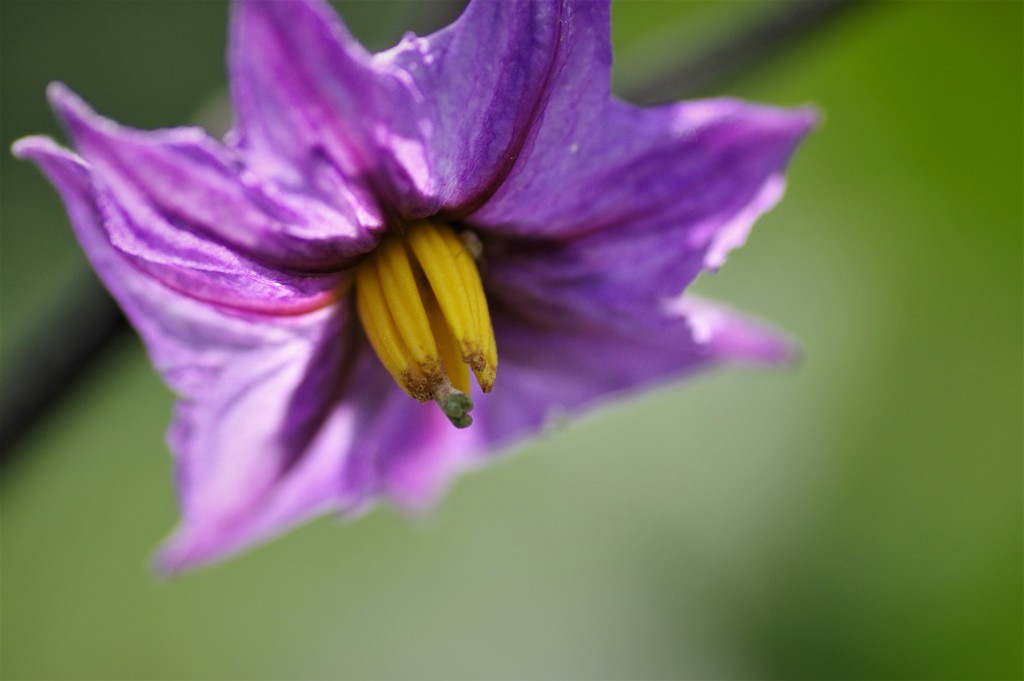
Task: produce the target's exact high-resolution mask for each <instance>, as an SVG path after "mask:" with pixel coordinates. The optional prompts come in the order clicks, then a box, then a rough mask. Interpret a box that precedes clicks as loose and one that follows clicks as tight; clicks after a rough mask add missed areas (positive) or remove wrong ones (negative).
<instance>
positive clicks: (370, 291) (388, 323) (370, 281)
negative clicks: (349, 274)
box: [356, 266, 431, 402]
mask: <svg viewBox="0 0 1024 681" xmlns="http://www.w3.org/2000/svg"><path fill="white" fill-rule="evenodd" d="M356 291H357V294H356V312H357V313H358V314H359V319H360V321H362V323H363V330H364V331H365V332H366V337H367V338H368V339H369V340H370V345H372V346H373V349H374V350H375V351H376V352H377V357H379V358H380V361H381V364H383V365H384V368H385V369H387V370H388V373H389V374H391V376H392V377H393V378H394V379H395V382H396V383H398V385H400V386H401V387H402V389H403V390H405V392H407V393H409V395H410V396H411V397H415V398H416V399H418V400H419V401H420V402H426V401H427V400H429V399H430V398H431V394H430V386H429V385H428V381H427V378H426V376H424V375H423V372H422V371H420V369H419V367H417V366H415V364H414V363H413V362H412V355H411V353H410V352H409V350H408V348H406V347H405V342H404V341H403V340H402V334H401V333H400V332H399V331H398V327H396V326H395V320H394V319H392V317H391V312H390V311H389V310H388V306H387V301H386V299H385V298H384V291H383V289H382V288H381V285H380V279H379V278H378V276H377V268H376V267H372V266H364V267H359V268H357V269H356Z"/></svg>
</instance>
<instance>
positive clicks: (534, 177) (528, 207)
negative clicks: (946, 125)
mask: <svg viewBox="0 0 1024 681" xmlns="http://www.w3.org/2000/svg"><path fill="white" fill-rule="evenodd" d="M562 105H563V108H562V109H559V110H553V108H552V107H553V105H549V107H548V111H547V113H546V115H545V118H544V121H543V124H542V125H541V127H540V129H539V131H538V133H537V137H536V140H535V143H534V144H533V145H532V146H531V148H530V153H529V155H528V156H525V157H524V158H522V159H521V160H520V162H519V163H517V164H516V166H515V168H514V169H513V171H512V173H511V174H510V175H509V177H508V178H507V179H506V181H505V183H504V184H503V185H502V187H501V189H499V190H498V192H497V193H496V194H495V195H494V197H493V198H492V199H491V200H490V201H489V202H488V203H487V204H486V205H484V206H483V207H482V208H481V209H480V210H479V211H477V212H476V213H474V214H473V215H472V216H470V217H469V218H468V221H469V222H471V223H473V224H474V225H477V226H480V227H486V228H489V230H490V231H494V232H498V233H503V234H514V235H518V236H530V237H539V238H548V237H550V238H556V239H567V238H576V237H579V236H581V235H586V234H593V233H595V232H602V231H603V232H606V233H609V236H610V238H615V236H614V235H616V234H617V235H619V236H621V238H622V240H623V241H626V240H634V239H643V238H646V237H647V232H648V231H650V230H658V231H665V230H667V231H671V232H672V233H673V235H674V236H673V238H674V239H675V241H676V242H677V244H678V245H679V246H683V247H685V248H687V249H690V250H709V249H710V246H711V244H712V243H713V241H714V239H715V237H716V235H717V234H718V233H719V232H721V231H722V230H723V229H725V228H726V227H727V226H728V227H729V228H730V230H731V232H732V235H731V236H730V238H729V239H730V241H731V242H738V241H741V240H742V239H741V237H742V235H743V234H745V231H746V227H749V223H748V224H747V225H746V227H741V226H737V225H735V224H733V220H734V218H735V217H736V216H737V215H739V214H741V213H742V212H743V211H744V209H745V208H747V207H748V206H750V205H751V203H752V202H755V201H757V200H758V197H759V196H761V195H762V194H763V192H764V188H765V186H766V184H767V183H769V182H774V181H775V180H774V179H773V178H775V177H776V176H777V175H779V174H780V173H781V172H782V170H783V169H784V167H785V165H786V163H787V161H788V160H789V157H790V155H791V154H792V153H793V151H794V149H795V148H796V146H797V144H798V143H799V142H800V140H801V139H802V138H803V136H804V135H805V134H806V133H807V132H808V131H809V130H810V128H811V127H812V126H813V125H814V122H815V119H816V117H815V114H814V112H813V111H810V110H804V109H798V110H793V111H787V110H782V109H775V108H771V107H765V106H756V105H750V104H745V103H743V102H739V101H735V100H727V99H722V100H707V101H698V102H687V103H680V104H672V105H666V106H660V107H655V108H650V109H637V108H635V107H632V106H629V105H627V104H624V103H622V102H617V101H608V102H606V103H604V104H602V105H599V106H594V107H582V106H578V105H576V104H575V103H574V102H571V101H567V102H562ZM764 203H769V202H764ZM755 217H756V216H755ZM734 245H735V243H734ZM713 250H714V249H710V251H713ZM710 251H709V252H710ZM720 255H721V254H720V253H716V254H715V256H714V257H713V258H712V261H714V263H717V259H718V257H719V256H720ZM711 264H713V262H711V261H709V265H711ZM717 264H720V263H717ZM677 290H678V289H677Z"/></svg>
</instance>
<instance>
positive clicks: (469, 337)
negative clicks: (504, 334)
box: [409, 222, 498, 393]
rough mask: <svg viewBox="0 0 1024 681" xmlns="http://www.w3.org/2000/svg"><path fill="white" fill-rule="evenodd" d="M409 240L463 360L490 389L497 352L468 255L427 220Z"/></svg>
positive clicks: (449, 234)
mask: <svg viewBox="0 0 1024 681" xmlns="http://www.w3.org/2000/svg"><path fill="white" fill-rule="evenodd" d="M409 245H410V246H411V247H412V250H413V252H414V253H415V254H416V258H417V259H418V260H419V263H420V266H421V267H422V268H423V273H424V274H426V275H427V280H428V281H429V282H430V288H431V289H432V290H433V291H434V295H435V296H437V302H438V304H439V305H440V306H441V311H442V312H443V313H444V318H445V321H447V322H448V328H450V329H451V330H452V334H453V335H454V336H455V338H456V340H458V341H459V346H460V348H461V349H462V359H463V361H465V362H466V363H467V364H469V366H470V367H471V368H472V369H473V374H474V375H476V380H477V383H479V384H480V388H481V389H482V390H483V391H484V392H485V393H486V392H490V391H491V388H492V387H493V386H494V378H495V372H496V371H497V368H498V355H497V351H496V349H495V344H494V331H493V330H492V328H491V318H490V312H489V311H488V309H487V298H486V297H485V296H484V289H483V285H482V283H481V282H480V273H479V272H477V269H476V263H475V262H474V261H473V257H472V255H470V253H469V251H467V250H466V247H465V245H463V243H462V241H460V240H459V238H458V237H457V236H455V234H454V233H453V232H452V231H451V230H450V229H445V228H440V227H438V226H437V225H435V224H433V223H430V222H418V223H416V224H415V225H413V228H412V229H410V230H409Z"/></svg>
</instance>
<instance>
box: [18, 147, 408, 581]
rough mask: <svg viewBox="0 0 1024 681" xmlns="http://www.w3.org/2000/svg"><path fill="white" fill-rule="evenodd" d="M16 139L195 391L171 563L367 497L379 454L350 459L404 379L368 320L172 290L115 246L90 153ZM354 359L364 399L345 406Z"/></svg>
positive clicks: (184, 412)
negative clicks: (341, 399) (362, 323)
mask: <svg viewBox="0 0 1024 681" xmlns="http://www.w3.org/2000/svg"><path fill="white" fill-rule="evenodd" d="M14 150H15V153H16V154H17V155H18V156H20V157H23V158H29V159H32V160H34V161H36V162H37V163H38V164H39V165H40V166H41V168H42V169H43V171H44V172H45V173H46V174H47V175H48V176H49V177H50V179H51V181H52V182H53V183H54V185H55V186H56V187H57V189H58V191H59V192H60V193H61V195H62V197H63V198H64V201H65V204H66V206H67V208H68V214H69V216H70V217H71V221H72V224H73V226H74V228H75V232H76V234H77V236H78V238H79V240H80V241H81V243H82V246H83V248H84V250H85V252H86V254H87V255H88V257H89V259H90V261H91V262H92V264H93V266H94V267H95V268H96V271H97V272H98V273H99V275H100V278H101V279H102V280H103V282H104V284H106V286H107V287H108V288H109V289H110V291H111V292H112V293H113V295H114V296H115V298H117V300H118V303H119V304H120V305H121V307H122V308H123V309H124V310H125V313H126V314H127V316H128V318H129V319H130V320H131V322H132V324H133V325H134V326H135V327H136V328H137V329H138V331H139V333H140V335H141V336H142V338H143V340H144V341H145V344H146V347H147V350H148V351H149V353H150V355H151V357H152V359H153V362H154V364H155V365H156V367H157V368H158V369H159V371H160V372H161V373H162V374H163V376H164V379H165V380H166V381H167V382H168V383H169V384H170V385H171V387H172V388H173V389H174V390H175V391H176V392H177V393H178V394H179V395H181V396H182V400H181V401H180V402H179V403H178V405H177V407H176V418H175V422H174V425H173V426H172V429H171V432H170V434H169V441H170V444H171V448H172V450H173V451H174V453H175V457H176V476H177V479H178V483H179V489H180V497H181V504H182V507H183V516H184V519H185V520H184V523H183V530H182V532H181V533H180V534H179V537H178V539H177V540H176V541H175V543H174V544H172V545H171V548H170V549H168V552H167V553H166V554H165V555H164V556H163V558H162V559H161V566H162V568H163V569H166V570H168V571H170V570H173V569H177V568H181V567H185V566H187V565H190V564H193V563H195V562H197V561H201V560H208V559H212V558H214V557H218V556H220V555H223V554H224V553H226V552H228V551H231V550H232V549H236V548H240V547H241V546H242V543H243V542H249V543H251V542H253V541H256V540H257V538H258V537H266V536H268V535H269V534H272V533H274V532H277V531H280V530H282V529H284V527H285V526H287V525H291V524H293V523H295V522H297V521H298V519H300V518H305V517H308V516H309V515H311V514H315V513H318V512H322V511H323V510H326V509H327V508H343V507H344V508H356V507H358V505H359V504H360V503H362V501H363V500H364V499H365V498H367V496H368V495H369V493H370V492H371V491H372V489H373V486H374V485H375V484H376V483H375V478H374V477H373V476H372V475H371V473H372V470H371V468H370V467H369V466H370V463H369V462H363V463H361V464H360V465H361V467H360V466H355V465H353V464H351V463H350V462H349V460H348V459H347V458H346V451H348V450H347V449H346V443H348V446H349V447H350V448H351V438H352V433H354V432H355V431H356V428H355V425H354V424H355V423H357V422H372V419H371V418H370V413H371V412H370V411H368V410H372V409H375V408H376V404H377V402H375V400H376V401H378V402H379V401H380V400H381V399H384V398H383V397H382V396H381V393H384V394H385V395H386V394H387V392H388V391H392V392H396V393H399V394H400V391H399V390H398V388H396V387H395V386H394V384H393V383H392V382H391V381H390V379H387V381H386V382H385V381H380V382H379V383H378V385H377V387H376V388H373V384H372V383H371V382H369V381H364V380H362V379H363V376H362V375H361V374H360V373H359V371H356V370H353V369H351V368H350V366H349V365H350V364H351V361H352V360H351V359H349V360H347V359H346V358H349V357H355V358H358V354H356V355H352V354H350V352H349V351H350V350H351V336H352V334H354V333H358V332H357V331H356V330H355V327H353V326H352V325H348V324H346V322H347V319H346V315H345V311H344V309H343V307H342V306H335V307H333V308H330V309H324V310H319V311H317V312H314V313H311V314H307V315H302V316H296V317H256V316H240V315H234V314H226V313H224V312H222V311H220V310H218V309H217V308H215V307H213V306H211V305H206V304H203V303H200V302H197V301H195V300H193V299H191V298H188V297H186V296H183V295H181V294H179V293H177V292H175V291H173V290H170V289H168V288H167V287H165V286H163V285H162V284H160V283H159V282H157V281H156V280H154V279H152V278H151V277H150V276H148V275H146V274H144V273H142V272H140V271H139V270H138V269H137V268H136V267H135V265H134V263H133V262H132V261H131V259H130V258H129V257H127V256H126V255H125V254H124V253H122V252H121V251H119V250H118V249H116V248H114V247H113V246H112V245H111V243H110V240H109V238H108V234H107V232H106V230H105V228H104V213H103V211H102V210H101V205H100V204H101V203H102V202H103V200H104V198H103V196H102V193H101V192H99V191H98V190H97V188H96V186H95V183H94V182H93V177H92V172H91V169H90V168H89V166H88V164H86V163H85V162H84V161H83V160H82V159H80V158H78V157H77V156H75V155H74V154H72V153H71V152H69V151H67V150H65V149H61V148H60V147H58V146H57V145H56V144H55V143H54V142H53V141H52V140H49V139H47V138H39V137H35V138H26V139H23V140H21V141H19V142H17V143H16V144H15V149H14ZM364 354H365V353H364ZM365 359H367V360H372V361H374V362H375V361H376V358H374V357H372V356H370V355H367V356H366V357H365ZM346 362H349V364H346ZM364 364H365V361H364ZM357 368H358V367H357ZM346 371H354V372H355V373H354V378H353V381H352V382H350V383H351V384H352V385H358V386H359V391H360V394H361V395H363V396H364V397H363V400H362V402H359V401H356V402H355V403H354V406H352V405H349V406H343V407H342V408H339V409H337V410H335V411H334V412H331V408H332V406H333V404H334V403H335V399H334V398H335V396H336V395H337V393H338V391H339V386H343V385H346V384H347V383H349V382H347V381H346V380H345V372H346ZM361 371H365V368H364V369H362V370H361ZM378 371H383V370H380V369H378ZM385 376H386V375H385ZM375 390H376V392H374V391H375ZM410 402H411V401H410ZM413 404H415V403H413ZM360 405H362V406H360ZM416 406H419V405H416ZM360 409H361V411H360Z"/></svg>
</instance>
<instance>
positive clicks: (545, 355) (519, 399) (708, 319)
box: [474, 297, 794, 448]
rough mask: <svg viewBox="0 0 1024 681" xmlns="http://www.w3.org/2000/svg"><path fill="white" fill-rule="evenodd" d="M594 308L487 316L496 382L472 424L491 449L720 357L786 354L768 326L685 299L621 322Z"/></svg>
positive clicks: (788, 346) (768, 358)
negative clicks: (497, 361)
mask: <svg viewBox="0 0 1024 681" xmlns="http://www.w3.org/2000/svg"><path fill="white" fill-rule="evenodd" d="M595 307H597V308H598V309H588V310H580V311H576V312H575V313H574V312H573V311H572V310H566V309H563V310H561V311H559V313H558V314H556V315H551V316H549V317H548V318H547V319H544V320H541V319H539V318H537V317H526V318H524V317H521V316H518V315H515V314H511V315H509V314H501V315H497V316H496V318H495V334H496V337H497V341H498V347H499V351H500V353H501V374H500V384H497V385H496V387H495V389H494V391H493V392H492V393H491V394H489V395H487V396H485V397H484V398H482V399H481V400H480V402H479V403H478V406H477V410H476V412H475V415H476V424H475V425H474V428H475V427H477V426H479V427H480V428H481V429H482V430H483V431H485V432H486V438H487V440H488V442H489V443H490V445H491V448H494V447H495V446H500V445H505V444H508V443H509V442H511V441H514V439H515V438H519V437H523V436H526V435H529V434H531V433H533V432H535V431H536V430H537V429H539V428H542V427H544V426H546V425H549V424H550V422H551V421H552V420H553V419H555V418H556V417H561V416H565V415H570V414H577V413H580V412H581V411H583V410H586V409H589V408H593V407H595V406H598V405H600V404H602V403H605V402H607V401H609V400H610V399H612V398H615V397H618V396H622V395H624V394H629V393H632V392H638V391H640V390H643V389H645V388H650V387H652V386H655V385H659V384H664V383H666V382H669V381H676V380H679V379H680V378H683V377H685V376H687V375H689V374H691V373H693V372H695V371H698V370H701V369H705V368H708V367H710V366H713V365H716V364H720V363H722V362H736V361H739V362H753V363H769V364H778V363H783V362H787V361H789V360H791V359H792V358H793V356H794V350H793V344H792V341H790V340H789V339H787V338H786V337H784V336H782V335H781V334H779V333H778V332H776V331H773V330H771V329H770V328H768V327H767V326H765V325H763V324H761V323H759V322H756V321H753V320H749V319H746V318H744V317H742V316H740V315H738V314H736V313H734V312H732V311H730V310H728V309H727V308H724V307H721V306H718V305H716V304H714V303H711V302H707V301H703V300H698V299H695V298H692V297H679V298H677V299H674V300H670V301H666V302H665V303H664V304H663V305H662V306H661V309H660V311H659V312H658V313H656V314H649V315H639V314H637V315H634V316H633V317H631V318H630V319H629V320H628V321H623V320H622V319H621V318H618V317H617V316H616V315H615V314H610V313H609V311H608V310H606V309H605V310H602V309H600V307H599V306H595Z"/></svg>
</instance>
